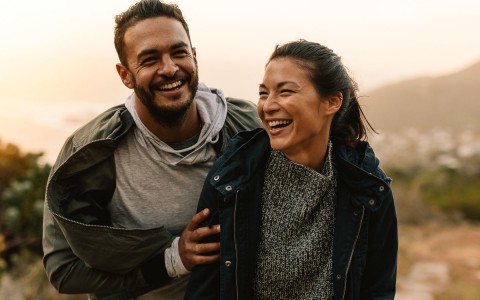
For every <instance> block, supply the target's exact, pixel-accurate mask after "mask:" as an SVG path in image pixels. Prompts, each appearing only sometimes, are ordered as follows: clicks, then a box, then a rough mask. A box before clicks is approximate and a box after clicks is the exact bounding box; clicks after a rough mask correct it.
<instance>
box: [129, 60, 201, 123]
mask: <svg viewBox="0 0 480 300" xmlns="http://www.w3.org/2000/svg"><path fill="white" fill-rule="evenodd" d="M197 70H198V69H197ZM155 89H156V88H155V87H153V86H152V85H151V86H149V88H148V90H146V89H144V88H143V87H140V86H137V83H136V81H135V79H134V87H133V90H134V91H135V94H136V95H137V97H138V98H139V99H140V101H141V102H142V103H143V105H145V107H146V108H147V110H148V112H149V113H150V115H151V116H152V117H153V118H154V119H155V121H157V122H158V123H160V124H162V126H166V127H175V126H177V125H180V124H181V123H183V121H184V120H185V118H186V116H187V111H188V109H189V108H190V106H191V105H192V102H193V99H194V98H195V94H196V93H197V89H198V73H197V72H195V73H193V74H192V76H191V77H190V80H189V84H188V90H189V91H190V97H189V98H188V99H187V101H186V102H185V103H183V104H182V105H181V106H178V107H166V106H160V105H157V104H156V103H155ZM173 100H178V99H175V98H174V99H173Z"/></svg>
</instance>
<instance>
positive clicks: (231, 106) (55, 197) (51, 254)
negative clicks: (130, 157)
mask: <svg viewBox="0 0 480 300" xmlns="http://www.w3.org/2000/svg"><path fill="white" fill-rule="evenodd" d="M133 125H134V121H133V118H132V116H131V114H130V113H129V112H128V110H127V109H126V108H125V106H124V105H119V106H115V107H113V108H111V109H109V110H107V111H105V112H104V113H102V114H101V115H99V116H98V117H96V118H95V119H93V120H92V121H90V122H89V123H88V124H86V125H85V126H83V127H82V128H80V129H79V130H77V131H76V132H75V133H74V134H73V135H72V136H70V137H69V138H68V139H67V141H66V142H65V145H64V146H63V148H62V150H61V152H60V154H59V156H58V158H57V161H56V163H55V164H54V166H53V168H52V171H51V173H50V177H49V179H48V183H47V190H46V198H45V208H44V220H43V251H44V259H43V262H44V266H45V269H46V272H47V276H48V278H49V280H50V282H51V283H52V284H53V286H54V287H55V288H56V289H57V290H58V291H59V292H61V293H69V294H74V293H92V294H91V295H90V297H91V299H130V298H131V297H134V296H135V295H138V294H142V293H145V292H146V291H149V290H152V289H155V288H158V287H160V286H162V285H163V284H165V283H166V282H168V281H169V280H170V278H169V277H168V275H167V273H166V270H165V265H164V261H163V252H164V250H165V249H166V248H167V247H169V246H170V245H171V242H172V240H173V239H174V237H173V236H172V235H171V234H170V233H169V232H168V231H167V230H166V229H165V228H163V227H160V228H154V229H125V228H114V227H113V226H112V225H111V222H110V216H109V212H108V202H109V201H110V199H111V197H112V195H113V193H114V191H115V161H114V155H113V154H114V151H115V149H116V147H117V145H118V143H119V141H120V140H121V139H122V137H124V136H125V134H126V133H127V132H128V131H129V130H130V129H131V128H133ZM260 126H261V123H260V121H259V119H258V116H257V112H256V108H255V105H254V104H253V103H251V102H248V101H243V100H238V99H232V98H227V117H226V120H225V124H224V126H223V128H222V130H221V131H220V139H219V141H218V142H217V144H215V149H216V150H217V153H218V154H220V153H222V152H223V150H224V149H225V147H226V145H227V143H228V140H229V139H230V138H231V137H232V136H233V135H235V134H236V133H237V132H240V131H244V130H250V129H253V128H257V127H260ZM93 293H95V294H93Z"/></svg>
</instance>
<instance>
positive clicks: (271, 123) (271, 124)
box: [268, 120, 292, 127]
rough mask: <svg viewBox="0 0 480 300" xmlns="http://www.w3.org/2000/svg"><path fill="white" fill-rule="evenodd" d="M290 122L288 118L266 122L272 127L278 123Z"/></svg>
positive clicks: (286, 123)
mask: <svg viewBox="0 0 480 300" xmlns="http://www.w3.org/2000/svg"><path fill="white" fill-rule="evenodd" d="M291 122H292V121H290V120H277V121H269V122H268V126H270V127H274V126H278V125H288V124H290V123H291Z"/></svg>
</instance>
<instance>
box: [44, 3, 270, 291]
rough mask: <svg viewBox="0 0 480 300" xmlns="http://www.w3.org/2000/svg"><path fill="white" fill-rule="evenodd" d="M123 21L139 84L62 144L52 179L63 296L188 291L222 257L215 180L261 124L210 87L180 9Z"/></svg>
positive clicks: (128, 75)
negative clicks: (225, 155) (211, 219)
mask: <svg viewBox="0 0 480 300" xmlns="http://www.w3.org/2000/svg"><path fill="white" fill-rule="evenodd" d="M115 21H116V27H115V47H116V50H117V53H118V56H119V59H120V64H117V72H118V74H119V76H120V78H121V80H122V82H123V84H124V85H125V86H127V87H128V88H130V89H133V91H134V92H133V94H132V95H131V96H130V97H129V98H127V100H126V103H125V104H124V105H119V106H116V107H113V108H111V109H110V110H108V111H106V112H104V113H102V114H101V115H99V116H98V117H97V118H95V119H94V120H92V121H90V122H89V123H88V124H86V125H85V126H83V127H82V128H80V129H79V130H77V131H76V132H75V133H74V134H73V135H72V136H71V137H70V138H69V139H68V140H67V141H66V143H65V145H64V147H63V149H62V151H61V152H60V154H59V157H58V159H57V161H56V163H55V165H54V167H53V169H52V172H51V174H50V178H49V180H48V183H47V192H46V201H45V211H44V225H43V230H44V238H43V249H44V265H45V268H46V271H47V275H48V278H49V280H50V281H51V282H52V284H53V285H54V286H55V287H56V288H57V289H58V290H59V291H60V292H61V293H90V298H91V299H107V298H108V299H131V298H135V299H182V298H183V294H184V288H185V285H186V281H187V279H188V276H186V274H188V272H189V271H190V270H191V269H192V268H193V267H194V266H195V265H198V264H206V263H212V262H214V261H216V260H218V254H217V253H218V251H219V244H218V243H212V244H198V243H197V242H198V241H199V240H200V239H202V238H204V237H206V236H209V235H212V234H217V233H218V232H219V230H220V229H219V228H218V226H212V227H201V228H198V224H199V223H200V222H201V221H203V220H204V219H205V218H206V216H207V215H208V213H209V212H208V210H206V211H203V212H200V213H198V214H196V215H194V213H195V211H196V203H197V200H198V196H199V194H200V190H201V187H202V185H203V181H204V179H205V176H206V174H207V172H208V170H209V168H210V167H211V166H212V164H213V161H214V160H215V159H216V158H217V157H218V156H219V155H220V153H221V152H222V151H223V149H224V148H225V146H226V144H227V141H228V139H229V138H230V137H232V136H233V135H234V134H236V133H237V132H239V131H243V130H248V129H252V128H256V127H260V126H261V124H260V123H259V120H258V117H257V113H256V109H255V107H254V105H253V104H252V103H249V102H246V101H241V100H236V99H229V100H228V101H227V100H226V99H225V98H224V96H223V94H222V93H221V92H220V91H219V90H215V89H209V88H208V87H207V86H205V85H204V84H203V83H199V81H198V67H197V61H196V55H195V49H194V48H193V47H192V45H191V41H190V36H189V30H188V26H187V24H186V22H185V20H184V18H183V16H182V14H181V11H180V10H179V8H178V7H177V6H175V5H168V4H164V3H162V2H160V1H158V0H142V1H140V2H138V3H136V4H135V5H133V6H131V7H130V8H129V9H128V10H127V11H125V12H124V13H122V14H120V15H118V16H117V17H116V19H115ZM192 215H193V217H191V216H192ZM190 218H191V219H190ZM186 224H188V225H187V226H186V228H185V229H184V227H185V225H186ZM183 229H184V230H183ZM182 230H183V232H182ZM178 236H180V237H178Z"/></svg>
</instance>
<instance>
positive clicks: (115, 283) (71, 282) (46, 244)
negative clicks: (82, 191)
mask: <svg viewBox="0 0 480 300" xmlns="http://www.w3.org/2000/svg"><path fill="white" fill-rule="evenodd" d="M43 251H44V258H43V263H44V266H45V270H46V273H47V277H48V279H49V281H50V282H51V284H52V285H53V286H54V287H55V288H56V289H57V290H58V291H59V292H60V293H66V294H79V293H101V292H126V291H138V290H141V289H146V288H148V286H150V285H153V286H161V285H163V284H165V283H166V282H168V281H169V280H170V278H169V277H168V274H167V271H166V269H165V262H164V259H163V253H162V254H160V255H158V256H157V257H154V258H153V259H152V260H151V261H149V262H147V263H145V264H144V265H143V266H139V267H138V269H135V270H132V271H130V272H129V273H126V274H115V273H110V272H104V271H100V270H97V269H94V268H91V267H89V266H88V265H86V264H85V263H84V262H83V261H82V260H80V259H79V258H78V257H77V256H75V254H74V253H73V251H72V249H71V248H70V246H69V244H68V242H67V240H66V239H65V237H64V235H63V233H62V231H61V230H60V228H59V226H58V225H57V223H56V222H55V220H54V218H53V215H52V213H51V212H50V211H49V210H48V207H47V204H45V208H44V217H43Z"/></svg>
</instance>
